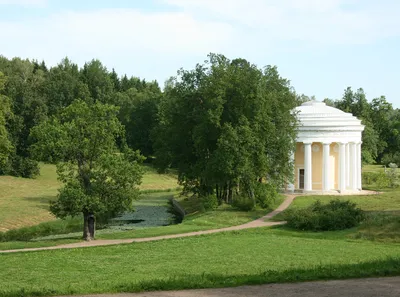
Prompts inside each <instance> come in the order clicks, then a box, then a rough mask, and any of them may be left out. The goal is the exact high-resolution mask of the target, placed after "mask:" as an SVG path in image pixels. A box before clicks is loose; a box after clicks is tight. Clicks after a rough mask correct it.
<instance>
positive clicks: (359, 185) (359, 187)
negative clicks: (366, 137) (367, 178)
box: [356, 142, 362, 191]
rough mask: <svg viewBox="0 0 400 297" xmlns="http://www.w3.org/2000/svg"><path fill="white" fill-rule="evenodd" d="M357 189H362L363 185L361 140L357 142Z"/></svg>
mask: <svg viewBox="0 0 400 297" xmlns="http://www.w3.org/2000/svg"><path fill="white" fill-rule="evenodd" d="M356 145H357V148H356V151H357V189H359V190H360V191H361V190H362V185H361V180H362V179H361V173H362V162H361V142H359V143H357V144H356Z"/></svg>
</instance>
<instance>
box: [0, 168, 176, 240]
mask: <svg viewBox="0 0 400 297" xmlns="http://www.w3.org/2000/svg"><path fill="white" fill-rule="evenodd" d="M144 168H145V174H144V176H143V182H142V184H141V186H140V189H141V190H154V189H158V190H167V189H175V188H176V187H177V186H178V185H177V179H176V176H175V175H173V174H158V173H157V172H156V171H155V170H154V169H153V168H151V167H150V166H144ZM60 186H61V183H60V182H59V181H58V180H57V174H56V168H55V166H54V165H49V164H41V168H40V176H38V177H37V178H36V179H27V178H18V177H11V176H0V189H1V191H0V232H4V231H7V230H10V229H16V228H21V227H26V226H32V225H37V224H39V223H42V222H47V221H50V220H55V217H54V216H53V215H52V214H50V212H49V201H50V200H53V199H55V197H56V195H57V190H58V188H59V187H60Z"/></svg>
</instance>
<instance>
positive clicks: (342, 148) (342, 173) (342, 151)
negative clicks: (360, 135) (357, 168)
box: [339, 143, 346, 193]
mask: <svg viewBox="0 0 400 297" xmlns="http://www.w3.org/2000/svg"><path fill="white" fill-rule="evenodd" d="M339 191H340V193H343V192H344V191H346V144H345V143H339Z"/></svg>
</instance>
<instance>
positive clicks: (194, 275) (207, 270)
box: [0, 228, 400, 297]
mask: <svg viewBox="0 0 400 297" xmlns="http://www.w3.org/2000/svg"><path fill="white" fill-rule="evenodd" d="M281 233H282V230H280V229H279V228H278V229H268V228H258V229H252V230H246V231H234V232H225V233H220V234H212V235H204V236H197V237H190V238H180V239H171V240H162V241H156V242H147V243H133V244H127V245H118V246H110V247H96V248H84V249H71V250H52V251H44V252H31V253H16V254H0V262H1V264H2V265H1V266H2V269H1V270H0V296H9V297H11V296H45V295H63V294H89V293H105V292H110V293H111V292H134V291H142V290H161V289H185V288H201V287H224V286H236V285H242V284H258V283H268V282H290V281H302V280H315V279H335V278H350V277H367V276H384V275H400V245H393V244H391V245H387V244H377V243H372V242H368V241H351V240H345V239H337V238H334V239H331V238H330V237H329V236H328V237H326V238H310V237H308V236H307V234H305V235H302V236H301V235H300V236H299V234H297V235H296V236H291V235H290V234H287V236H282V234H281ZM33 272H34V273H33Z"/></svg>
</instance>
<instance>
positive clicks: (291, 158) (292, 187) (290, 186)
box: [288, 151, 296, 192]
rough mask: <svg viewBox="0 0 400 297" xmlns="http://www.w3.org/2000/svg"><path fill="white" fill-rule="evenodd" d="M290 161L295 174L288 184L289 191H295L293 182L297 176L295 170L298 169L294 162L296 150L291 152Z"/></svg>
mask: <svg viewBox="0 0 400 297" xmlns="http://www.w3.org/2000/svg"><path fill="white" fill-rule="evenodd" d="M289 162H290V163H291V164H293V176H292V177H291V180H290V181H289V184H288V191H290V192H294V184H293V181H294V177H295V173H294V171H295V170H296V166H295V163H294V151H292V152H290V156H289Z"/></svg>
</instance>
